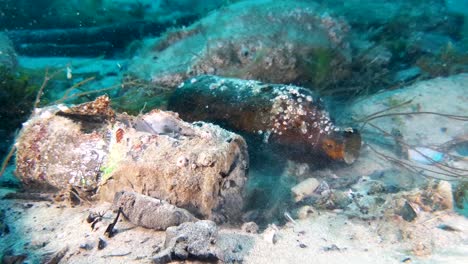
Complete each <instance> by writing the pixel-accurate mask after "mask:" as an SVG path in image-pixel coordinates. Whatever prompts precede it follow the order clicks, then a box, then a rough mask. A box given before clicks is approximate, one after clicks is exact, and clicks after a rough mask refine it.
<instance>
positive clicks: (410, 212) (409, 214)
mask: <svg viewBox="0 0 468 264" xmlns="http://www.w3.org/2000/svg"><path fill="white" fill-rule="evenodd" d="M400 216H401V217H403V219H404V220H405V221H408V222H411V221H413V220H414V219H416V217H417V216H418V215H417V213H416V211H415V210H414V209H413V207H412V206H411V205H410V204H409V203H408V202H407V201H406V202H405V204H404V205H403V207H402V208H401V210H400Z"/></svg>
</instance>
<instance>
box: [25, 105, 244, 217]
mask: <svg viewBox="0 0 468 264" xmlns="http://www.w3.org/2000/svg"><path fill="white" fill-rule="evenodd" d="M248 162H249V160H248V154H247V146H246V143H245V141H244V139H243V138H242V137H240V136H238V135H236V134H234V133H230V132H228V131H226V130H223V129H221V128H220V127H218V126H214V125H211V124H207V123H203V122H198V123H196V124H189V123H186V122H183V121H182V120H181V119H179V118H178V117H177V115H176V114H175V113H171V112H164V111H160V110H153V111H152V112H150V113H148V114H146V115H142V116H138V117H133V116H128V115H126V114H115V113H114V112H113V111H112V109H110V108H109V100H108V98H107V97H100V98H98V99H97V100H96V101H94V102H90V103H85V104H82V105H78V106H75V107H71V108H68V107H65V106H56V107H48V108H44V109H37V110H36V113H35V115H34V116H33V117H32V118H31V119H30V120H29V121H28V122H27V123H25V124H24V127H23V129H22V131H21V133H20V135H19V137H18V142H17V170H16V174H17V175H18V176H19V178H20V179H21V181H22V182H23V184H24V185H25V187H26V188H34V187H39V188H44V187H46V188H52V189H56V190H64V189H67V188H68V186H70V185H71V186H73V187H75V188H81V189H85V190H89V191H95V190H96V189H97V188H98V187H99V191H98V192H97V194H98V196H99V197H101V198H102V199H104V200H107V201H112V200H113V198H114V194H115V193H116V192H120V191H122V190H126V191H133V192H137V193H141V194H145V195H148V196H151V197H154V198H157V199H161V200H166V201H168V202H169V203H171V204H173V205H175V206H178V207H181V208H184V209H187V210H189V211H190V212H191V213H193V214H195V215H196V216H197V217H202V218H210V219H215V220H217V221H221V222H222V221H226V220H228V219H229V220H235V219H236V218H238V217H239V216H240V211H241V209H242V207H243V186H244V184H245V181H246V172H247V169H248V165H249V164H248Z"/></svg>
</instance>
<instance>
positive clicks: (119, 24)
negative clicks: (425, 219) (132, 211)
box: [0, 0, 468, 236]
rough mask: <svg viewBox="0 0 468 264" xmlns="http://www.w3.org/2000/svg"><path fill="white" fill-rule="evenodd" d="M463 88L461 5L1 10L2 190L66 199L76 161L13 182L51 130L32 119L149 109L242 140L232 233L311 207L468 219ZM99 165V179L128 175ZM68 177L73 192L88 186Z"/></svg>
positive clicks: (170, 127)
mask: <svg viewBox="0 0 468 264" xmlns="http://www.w3.org/2000/svg"><path fill="white" fill-rule="evenodd" d="M467 73H468V1H467V0H429V1H419V0H405V1H404V0H395V1H383V0H377V1H371V0H347V1H337V0H329V1H326V0H315V1H313V0H309V1H306V0H304V1H301V0H297V1H294V0H291V1H283V0H282V1H273V0H260V1H241V0H237V1H235V0H233V1H228V0H210V1H198V0H194V1H188V0H187V1H185V0H180V1H163V0H158V1H150V0H139V1H130V0H99V1H98V0H85V1H83V0H81V1H78V0H68V1H62V0H54V1H43V0H39V1H32V0H15V1H13V0H3V1H1V2H0V121H1V122H0V156H1V157H2V160H4V163H3V168H2V173H3V172H4V173H3V175H2V176H1V178H0V186H1V187H2V188H9V189H13V190H20V189H22V188H24V189H25V190H27V191H29V190H30V186H29V185H28V183H30V180H31V179H32V178H35V180H37V178H41V177H42V178H44V179H47V180H45V181H46V184H47V185H49V184H50V185H52V186H54V187H57V186H58V184H57V183H56V181H59V180H55V179H52V180H51V178H49V177H48V176H47V175H48V173H49V172H50V173H51V175H52V172H51V171H52V169H50V168H52V167H53V165H54V162H56V163H60V162H59V161H57V160H60V158H62V159H63V160H66V158H65V157H64V156H60V155H65V156H66V155H68V154H70V155H72V152H73V151H72V150H73V148H71V149H70V150H69V151H68V152H67V151H66V150H65V151H64V152H60V153H61V154H60V155H58V156H60V157H59V158H56V159H55V160H53V161H50V160H48V161H44V159H40V158H38V159H37V160H34V162H35V163H34V166H35V165H36V164H39V165H37V167H34V168H35V169H30V170H27V169H25V170H23V169H19V170H17V171H16V172H15V168H16V166H18V167H20V168H24V167H27V166H23V165H24V164H26V163H27V164H28V165H30V164H32V162H30V159H26V158H24V157H25V156H21V155H20V153H19V154H18V155H16V154H15V150H16V148H18V149H24V148H25V147H24V146H25V145H24V142H23V143H22V142H21V141H20V140H18V139H19V138H21V135H22V133H24V132H22V131H21V129H22V128H23V127H24V126H25V122H27V121H28V120H31V118H34V117H37V116H41V114H44V115H45V112H40V111H39V110H37V109H41V108H42V109H55V110H53V111H58V112H60V111H62V109H63V108H61V107H62V106H60V107H58V106H57V105H67V106H68V107H72V105H79V104H82V103H86V102H90V101H93V100H95V99H96V98H97V97H99V96H102V95H107V96H108V97H109V98H110V106H111V107H112V109H114V110H115V112H116V113H127V114H128V115H132V116H138V117H139V118H140V117H141V118H142V119H141V120H147V119H145V118H144V117H142V115H144V114H147V113H151V110H153V109H162V110H168V111H175V112H179V116H180V118H181V119H182V120H184V121H187V122H196V121H205V122H210V123H214V124H216V125H219V126H221V127H222V128H224V129H226V130H228V131H232V132H234V133H236V134H239V135H241V136H242V137H243V138H244V139H245V142H246V146H247V148H248V157H243V158H244V159H245V160H244V162H245V163H246V164H249V165H248V168H246V170H245V177H246V182H245V184H244V183H242V184H243V186H241V187H242V188H239V189H240V190H241V191H240V192H242V195H241V196H242V197H243V203H244V204H243V209H242V212H240V213H239V214H240V215H239V217H238V219H237V224H239V222H250V221H254V222H256V223H257V224H258V225H259V226H260V228H261V229H262V228H265V227H266V226H267V225H268V224H271V223H276V224H278V225H284V224H285V223H287V222H288V221H289V218H288V217H285V215H291V216H292V217H293V218H298V217H299V216H300V215H301V210H302V211H303V210H304V209H303V208H305V206H311V207H313V208H314V210H315V209H316V210H319V211H320V210H323V211H324V212H339V213H343V214H345V215H347V216H349V217H350V218H359V219H366V220H367V219H370V220H372V219H382V218H384V217H388V215H389V214H391V215H396V217H402V218H403V219H405V220H407V218H408V217H409V218H411V216H408V215H407V213H404V212H407V211H404V210H403V209H402V210H399V209H395V208H397V207H398V206H397V205H394V206H395V207H392V208H391V209H390V207H389V203H390V201H397V200H398V199H405V201H406V202H407V203H408V206H409V207H411V210H413V211H415V212H420V211H424V212H427V213H435V212H440V211H444V212H445V210H448V211H450V212H452V211H454V212H457V213H458V214H460V215H464V216H467V209H466V208H467V203H468V189H467V186H468V183H467V181H468V173H467V171H468V162H467V146H468V117H467V113H468V104H467V103H466V102H467V101H468V98H467V96H466V92H467V91H468V77H467V76H468V75H467ZM207 75H208V77H206V76H207ZM210 76H216V77H210ZM248 80H251V81H248ZM47 107H52V108H47ZM54 107H55V108H54ZM63 107H65V106H63ZM36 110H37V111H36ZM51 111H52V110H51ZM53 111H52V112H53ZM34 113H40V114H39V115H34ZM55 113H56V112H55ZM88 114H89V113H85V115H88ZM89 115H91V116H93V115H96V113H92V114H89ZM62 116H65V117H67V118H72V119H70V120H73V122H74V124H80V125H82V124H88V123H87V122H90V123H92V124H91V125H90V126H89V127H87V129H89V130H88V131H87V132H89V133H88V134H92V132H95V133H96V134H98V135H99V136H102V138H104V139H103V141H104V142H105V144H111V143H110V142H113V141H112V140H111V139H110V138H112V136H113V135H114V134H112V133H117V132H116V130H117V128H118V126H114V123H113V125H112V126H110V128H109V127H106V128H102V127H100V126H101V125H103V124H107V123H105V122H104V121H103V122H101V123H99V120H100V121H102V120H104V119H105V118H104V117H102V116H100V115H99V114H98V119H97V120H98V121H96V119H93V117H91V118H89V119H86V118H83V117H82V116H81V115H79V117H76V116H73V115H72V117H70V115H68V116H67V115H62ZM73 118H75V119H73ZM99 118H103V119H99ZM122 119H125V118H123V117H118V118H117V122H121V123H119V124H122V129H123V130H122V131H124V130H125V129H129V130H130V127H131V129H136V130H137V131H138V132H142V133H143V132H145V133H150V134H152V135H153V136H154V135H157V136H160V135H164V136H166V135H172V136H173V137H174V138H177V137H178V136H179V134H178V133H179V131H178V130H177V129H178V126H177V125H174V124H173V123H170V122H168V123H164V121H160V120H159V121H154V122H156V124H155V123H151V124H149V127H150V128H147V127H146V125H145V128H141V127H142V125H141V123H140V125H139V126H137V125H135V126H133V127H132V125H133V123H132V122H134V121H126V122H127V123H126V122H124V121H122ZM90 120H91V121H90ZM141 120H140V121H141ZM114 121H115V120H113V121H112V122H114ZM135 122H136V123H138V122H137V121H135ZM141 122H149V121H141ZM152 122H153V121H152ZM158 122H162V123H158ZM96 123H99V124H96ZM130 123H132V124H131V125H129V124H130ZM145 124H146V123H145ZM127 125H128V126H127ZM83 126H84V125H83ZM46 127H47V126H46ZM154 127H156V129H154ZM70 129H71V128H70ZM105 129H108V131H107V130H106V132H103V131H104V130H105ZM155 130H157V131H155ZM23 131H24V130H23ZM132 131H133V130H132ZM77 133H78V132H77ZM100 133H102V134H100ZM120 133H124V132H120ZM125 133H127V131H126V130H125ZM132 133H133V132H132ZM180 133H181V134H183V133H182V132H180ZM37 134H38V135H39V134H40V133H39V132H37ZM175 134H177V136H174V135H175ZM126 135H127V134H124V136H120V137H124V138H125V137H126ZM183 136H186V135H183ZM77 137H79V136H77ZM38 138H39V137H38ZM47 140H50V142H53V144H52V143H50V144H49V145H48V146H50V148H55V149H60V148H61V146H62V145H61V144H60V140H63V139H60V140H57V141H58V142H57V141H52V140H51V139H50V138H48V139H47ZM32 141H33V142H34V141H40V140H38V139H36V140H32ZM117 141H119V142H120V139H118V140H117ZM18 142H19V143H18ZM63 142H64V143H63V144H64V145H65V141H63ZM89 142H91V139H90V140H89ZM93 142H94V141H93ZM142 142H143V141H142ZM15 143H17V144H16V146H15ZM54 144H55V145H54ZM90 144H94V143H90ZM144 144H145V143H142V144H141V145H143V147H142V148H143V149H145V147H144ZM45 145H47V144H45ZM67 146H68V145H67ZM106 146H108V145H106ZM26 147H29V148H30V150H31V152H33V151H38V152H37V153H40V154H41V155H42V156H44V155H45V154H44V153H46V152H47V151H49V149H46V147H44V148H42V149H41V148H38V149H34V148H33V146H29V145H27V146H26ZM75 147H76V149H80V148H84V147H83V145H75ZM207 148H208V145H207ZM26 149H27V148H26ZM100 151H101V150H100V149H99V150H96V151H95V152H96V153H98V152H99V153H101V152H100ZM106 151H108V152H112V150H111V148H110V147H109V148H108V149H106V150H105V151H104V152H106ZM131 151H133V149H132V150H131ZM131 151H130V149H129V150H128V153H130V152H131ZM26 152H27V151H26ZM106 153H107V152H106ZM132 153H133V152H132ZM9 154H11V155H9ZM99 155H100V154H99ZM106 155H107V154H106ZM132 155H134V154H132ZM135 155H136V154H135ZM111 156H112V155H109V157H111ZM28 157H29V156H28ZM70 157H74V156H70ZM93 157H94V156H93ZM105 157H106V158H102V160H95V162H96V163H99V164H100V165H99V166H101V165H102V167H105V168H107V170H105V169H103V168H102V169H101V168H99V169H97V171H98V172H96V173H97V174H99V173H101V172H102V175H105V174H106V173H108V172H112V170H113V169H115V166H117V167H118V166H119V165H115V164H114V163H112V162H111V161H110V160H111V158H108V159H107V156H105ZM36 158H37V157H36ZM140 158H141V157H140V156H138V157H135V156H134V158H133V159H134V161H135V162H136V161H138V159H140ZM83 160H85V157H84V156H83ZM41 162H42V163H41ZM87 162H88V163H86V164H91V163H90V161H87ZM106 162H108V163H106ZM189 162H190V161H189ZM83 164H84V162H83ZM109 164H112V166H111V165H109ZM117 164H119V163H117ZM235 165H236V163H235V162H233V165H232V168H234V167H235ZM154 166H157V164H156V165H154ZM37 168H41V169H37ZM43 168H46V169H44V173H45V175H46V176H44V175H42V176H41V177H39V176H38V175H40V174H39V173H38V171H39V170H42V169H43ZM228 168H229V166H228ZM67 169H69V170H67V171H63V172H62V174H63V175H64V176H63V177H62V176H60V177H62V178H65V179H67V181H68V179H69V178H71V176H70V175H75V174H77V173H78V174H79V173H82V174H85V172H83V171H79V172H77V171H76V170H74V167H72V166H70V167H67ZM228 171H229V170H228ZM54 173H56V172H54ZM73 173H75V174H73ZM59 174H60V173H59ZM54 175H55V174H54ZM100 177H101V174H99V176H96V177H95V178H96V179H95V180H96V181H97V182H99V181H100V180H101V178H100ZM187 177H189V178H190V175H189V176H187ZM42 178H41V179H42ZM62 178H60V179H62ZM83 178H85V177H84V176H83ZM73 179H75V176H73ZM311 179H312V180H311ZM64 181H65V180H64ZM306 181H307V184H309V185H307V184H306ZM51 182H52V183H51ZM70 184H71V185H74V184H75V185H76V184H78V183H75V182H74V181H73V182H72V181H71V180H70ZM236 184H237V183H236ZM301 184H302V185H301ZM298 186H299V187H298ZM220 188H221V187H220ZM295 188H296V189H295ZM301 188H305V189H301ZM58 189H61V188H58ZM297 190H299V191H297ZM93 191H96V190H93ZM409 192H416V193H418V194H415V195H416V196H418V197H419V198H420V199H419V200H418V199H416V198H414V199H413V198H409V196H408V195H409V194H408V193H409ZM213 195H215V196H216V195H218V194H213ZM156 196H157V195H156ZM412 197H413V196H412ZM156 198H160V197H156ZM226 199H228V198H226ZM412 199H413V200H412ZM398 201H399V200H398ZM187 208H189V210H194V209H193V208H191V207H189V206H187ZM404 208H406V209H407V206H406V207H404ZM411 210H410V211H411ZM403 211H404V212H403ZM403 214H404V215H403ZM410 214H411V212H410ZM419 217H421V216H419ZM3 218H4V219H6V218H5V217H4V216H2V217H0V221H3ZM409 221H410V222H411V221H412V220H409ZM234 222H235V221H234ZM0 224H2V223H1V222H0ZM0 226H1V225H0ZM4 235H5V234H2V233H0V236H4Z"/></svg>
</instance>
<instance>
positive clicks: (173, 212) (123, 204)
mask: <svg viewBox="0 0 468 264" xmlns="http://www.w3.org/2000/svg"><path fill="white" fill-rule="evenodd" d="M114 207H115V208H121V209H122V213H123V214H124V216H125V217H126V218H127V219H128V220H129V221H130V222H132V223H133V224H135V225H139V226H143V227H146V228H152V229H156V230H166V228H168V227H170V226H178V225H180V224H182V223H184V222H191V221H195V220H196V218H195V217H194V216H193V215H192V214H190V213H189V212H188V211H187V210H184V209H181V208H177V207H176V206H174V205H171V204H170V203H168V202H166V201H164V200H159V199H156V198H152V197H149V196H146V195H142V194H138V193H134V192H118V193H116V194H115V198H114Z"/></svg>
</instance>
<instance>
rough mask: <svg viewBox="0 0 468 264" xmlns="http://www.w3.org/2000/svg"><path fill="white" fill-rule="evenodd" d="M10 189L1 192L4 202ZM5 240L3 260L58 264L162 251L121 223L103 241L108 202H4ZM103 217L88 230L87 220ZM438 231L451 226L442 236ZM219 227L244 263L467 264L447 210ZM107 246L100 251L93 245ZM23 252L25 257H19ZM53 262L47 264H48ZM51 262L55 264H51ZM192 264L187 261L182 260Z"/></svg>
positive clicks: (143, 232)
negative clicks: (255, 229)
mask: <svg viewBox="0 0 468 264" xmlns="http://www.w3.org/2000/svg"><path fill="white" fill-rule="evenodd" d="M8 192H11V190H7V189H2V190H1V195H2V196H4V195H5V194H7V193H8ZM0 206H1V207H0V210H2V211H4V212H6V214H5V221H4V222H5V223H8V225H9V232H10V234H9V235H4V236H2V237H1V239H0V240H1V241H2V243H1V244H0V245H1V250H2V252H3V254H4V256H5V255H7V254H8V252H10V254H12V253H13V254H27V255H26V256H27V259H26V260H25V263H39V262H40V261H41V260H43V259H45V258H47V256H48V257H49V258H50V257H51V256H53V254H55V253H57V252H60V251H61V250H65V252H64V251H62V252H64V256H63V259H62V260H61V262H60V263H151V261H152V256H154V255H155V254H156V253H157V252H159V251H160V250H161V249H162V248H163V245H164V232H158V231H153V230H149V229H145V228H142V227H137V226H135V225H132V224H131V223H129V222H127V221H125V220H120V221H119V222H118V223H117V225H116V230H117V232H116V234H115V235H114V236H113V237H112V238H107V237H106V236H105V235H104V231H105V229H106V226H107V225H108V224H109V223H111V222H112V221H113V219H114V217H115V213H113V212H112V211H111V210H109V208H110V204H106V203H102V204H97V205H85V206H77V207H74V208H70V207H68V206H65V205H63V204H61V203H56V202H45V201H41V202H34V201H26V200H2V202H1V203H0ZM90 212H102V213H104V216H103V220H102V221H101V222H98V223H97V224H96V225H95V228H94V230H92V228H91V224H90V223H87V221H86V218H87V216H88V215H89V213H90ZM442 226H450V227H453V230H449V229H447V230H443V229H442V228H441V227H442ZM269 230H270V229H267V230H266V231H264V232H263V233H260V234H251V233H246V232H244V231H242V230H240V229H239V228H233V227H230V226H221V227H220V231H219V235H218V239H217V242H216V243H217V244H218V245H219V246H220V247H221V248H223V249H225V250H226V252H227V254H231V255H232V256H231V257H232V258H236V259H243V263H465V262H467V261H468V246H467V245H468V244H467V241H468V221H466V218H464V217H463V216H460V215H457V214H455V213H453V212H448V211H443V212H437V213H433V214H431V213H423V214H420V215H419V216H418V219H417V220H416V221H414V222H411V223H409V222H406V221H404V220H402V219H401V218H400V219H398V218H397V217H395V219H393V220H392V221H388V220H387V221H384V220H378V219H377V220H372V221H371V220H361V219H358V218H354V219H350V218H349V217H348V216H346V215H344V214H343V213H341V212H340V211H330V212H314V213H313V214H312V215H310V216H309V217H308V218H306V219H303V220H295V222H294V223H293V222H289V223H287V224H286V225H284V226H281V227H278V229H277V231H276V235H275V236H276V238H275V239H274V240H275V241H276V242H275V243H273V242H272V240H271V239H268V238H271V236H269V235H268V233H269V232H270V231H269ZM100 238H101V239H103V240H104V241H105V244H106V245H105V247H104V248H103V249H99V248H98V243H99V239H100ZM24 252H28V253H24ZM49 263H52V262H49ZM53 263H55V262H53ZM184 263H191V262H184Z"/></svg>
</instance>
